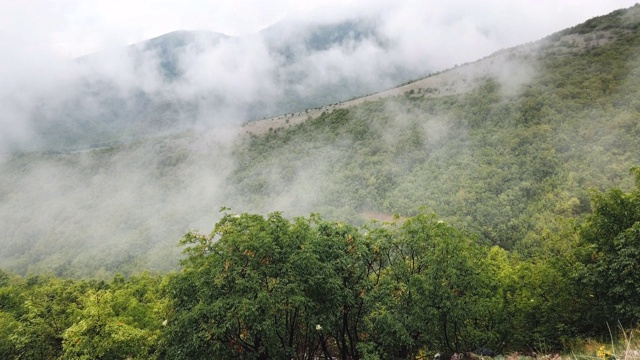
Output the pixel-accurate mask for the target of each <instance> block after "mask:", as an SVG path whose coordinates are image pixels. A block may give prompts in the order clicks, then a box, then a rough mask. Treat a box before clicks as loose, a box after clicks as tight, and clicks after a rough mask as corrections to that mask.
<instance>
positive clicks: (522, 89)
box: [0, 5, 640, 360]
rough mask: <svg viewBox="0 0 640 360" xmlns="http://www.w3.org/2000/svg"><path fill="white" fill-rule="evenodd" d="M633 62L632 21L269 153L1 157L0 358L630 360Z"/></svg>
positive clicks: (636, 215) (115, 148)
mask: <svg viewBox="0 0 640 360" xmlns="http://www.w3.org/2000/svg"><path fill="white" fill-rule="evenodd" d="M320 45H321V44H320ZM320 45H318V46H320ZM639 50H640V6H638V5H636V6H634V7H632V8H630V9H626V10H619V11H616V12H613V13H611V14H609V15H606V16H602V17H598V18H594V19H592V20H589V21H587V22H586V23H584V24H581V25H578V26H575V27H573V28H570V29H566V30H564V31H561V32H559V33H556V34H553V35H551V36H549V37H547V38H545V39H543V40H541V41H539V42H535V43H530V44H525V45H522V46H519V47H515V48H511V49H505V50H502V51H500V52H498V53H496V54H494V55H492V56H489V57H487V58H485V59H482V60H479V61H478V62H475V63H471V64H464V65H461V66H459V67H456V68H455V69H451V70H448V71H444V72H441V73H437V74H432V75H431V77H433V79H435V78H436V77H440V78H438V79H447V83H446V84H445V85H443V86H442V87H438V88H434V87H429V86H422V85H421V84H427V83H428V81H426V79H417V80H416V81H415V82H412V83H411V84H409V85H411V88H410V89H408V90H407V91H406V92H404V93H400V94H397V95H393V96H386V95H385V96H377V97H375V96H374V97H371V98H368V99H361V100H358V101H355V102H354V103H343V104H337V105H336V104H334V105H333V106H327V107H324V108H322V109H321V110H320V111H321V112H322V113H321V115H319V116H309V118H308V119H307V120H306V121H303V122H301V123H296V124H292V123H287V121H286V120H284V121H283V122H281V123H279V124H280V125H279V126H277V127H273V128H271V129H269V130H268V131H265V132H264V133H259V132H252V131H250V130H249V129H250V127H248V126H247V127H244V128H242V129H237V128H231V127H224V128H223V127H218V128H216V129H214V130H213V131H205V130H202V129H200V128H196V129H190V130H185V131H183V132H180V133H170V134H162V135H157V134H155V135H154V136H149V137H142V138H136V139H135V140H132V141H129V142H124V143H117V144H112V143H107V144H98V145H99V146H98V145H96V147H95V148H91V149H82V150H78V149H63V150H55V151H53V150H51V151H33V152H24V151H23V152H14V153H9V154H6V155H4V157H3V158H0V174H1V176H0V215H1V216H0V227H1V228H2V229H3V231H2V232H0V244H1V245H2V250H1V251H0V267H1V268H2V269H3V270H2V271H0V358H7V359H10V358H42V359H77V358H84V359H121V358H122V359H125V358H135V359H154V358H158V359H160V358H163V359H198V358H202V359H211V358H216V359H315V358H318V357H320V358H327V359H328V358H338V359H427V358H433V356H434V355H435V354H436V353H441V354H442V356H443V357H446V356H449V355H452V354H454V353H461V352H469V351H476V352H478V353H484V354H489V353H493V354H494V355H495V353H500V354H506V353H509V352H512V351H519V352H521V353H522V352H524V353H526V354H529V355H532V356H537V355H536V354H540V353H551V352H555V351H562V352H567V353H569V352H573V353H572V357H571V358H572V359H593V358H594V357H598V358H600V359H603V360H610V359H611V356H614V357H615V358H621V359H622V358H623V359H625V360H636V359H637V358H638V355H637V354H638V349H639V346H638V342H637V330H636V329H637V328H638V325H639V321H640V303H639V301H638V299H640V288H639V287H638V284H639V283H640V278H639V276H640V275H639V274H640V269H639V265H638V264H640V232H639V230H640V228H639V227H640V168H639V167H638V164H639V163H640V100H639V99H640V88H639V87H638V84H640V51H639ZM453 74H455V76H453ZM427 79H429V78H427ZM289 118H290V116H289V115H287V116H285V118H284V119H289ZM268 124H271V123H268ZM62 200H64V201H62ZM226 206H229V207H230V208H231V209H229V208H226ZM220 208H222V210H221V211H219V209H220ZM378 220H381V221H378ZM213 223H215V226H214V228H213V231H211V232H209V231H208V229H209V228H210V227H211V226H212V224H213ZM203 229H204V232H203V231H202V230H203ZM184 234H186V235H184ZM181 237H182V241H181V242H180V243H178V242H179V239H180V238H181ZM181 250H184V253H183V255H182V256H180V255H179V253H180V251H181ZM179 259H182V261H180V260H179ZM634 336H635V337H634ZM625 340H626V342H625ZM618 341H622V343H619V342H618ZM603 343H604V344H606V345H602V344H603ZM593 344H597V347H598V348H599V351H597V352H596V350H598V349H593V348H592V347H590V346H593ZM600 346H602V347H600ZM489 350H491V351H489ZM633 351H635V352H633ZM494 352H495V353H494ZM634 354H635V355H634Z"/></svg>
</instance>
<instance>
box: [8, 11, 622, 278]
mask: <svg viewBox="0 0 640 360" xmlns="http://www.w3.org/2000/svg"><path fill="white" fill-rule="evenodd" d="M61 3H62V4H63V5H64V6H61V7H59V8H57V10H55V11H52V12H45V13H36V14H35V15H34V14H29V13H28V12H27V11H26V10H24V9H22V8H20V9H19V10H20V11H17V12H16V8H13V7H12V8H11V9H9V7H10V6H9V5H7V4H3V5H2V7H4V8H5V10H7V11H5V12H3V13H4V15H0V20H6V22H4V24H3V25H0V26H1V27H0V29H1V30H2V31H3V33H2V34H3V35H5V36H4V38H3V41H2V42H0V64H2V65H3V66H0V109H1V111H0V129H1V130H0V228H2V229H3V231H2V232H1V234H0V248H2V249H3V250H2V251H1V252H0V267H5V266H6V267H9V268H11V269H14V270H16V271H19V272H22V273H27V272H41V271H54V272H56V273H58V274H62V275H68V276H78V275H91V276H98V277H100V276H107V275H108V274H109V273H111V272H113V271H123V272H132V271H136V267H138V268H147V269H151V270H167V269H172V268H175V266H176V264H177V258H178V253H179V249H178V248H177V242H178V240H179V239H180V237H181V236H182V235H183V234H184V233H185V232H186V231H188V230H191V229H200V230H203V231H209V230H210V229H211V227H212V225H213V223H214V222H215V219H216V218H217V217H218V216H219V214H218V209H219V208H220V207H222V206H230V207H232V208H237V209H239V210H249V211H252V210H253V211H258V212H267V211H275V210H284V211H285V212H287V214H288V215H296V214H306V213H308V212H311V211H320V210H322V209H316V205H317V204H318V203H319V199H320V198H322V197H323V196H324V189H325V188H326V186H327V185H328V184H329V183H330V182H331V181H347V180H348V179H336V178H335V177H332V168H333V167H334V166H335V165H336V164H338V163H340V162H342V161H344V159H343V158H341V156H342V155H341V154H340V153H339V151H338V150H336V149H339V148H341V147H344V146H345V144H348V142H349V141H350V139H349V138H348V137H338V138H337V140H336V142H335V143H333V145H331V146H320V145H317V144H307V146H306V149H307V151H308V152H309V154H310V153H313V156H309V157H305V154H288V156H290V157H291V159H292V161H290V162H289V163H287V164H272V166H267V168H270V169H271V170H270V171H272V172H273V173H270V174H266V175H267V176H266V177H265V178H267V179H269V180H268V181H267V183H266V184H264V187H265V189H267V190H268V191H270V192H271V194H273V196H270V197H268V201H267V202H268V203H264V200H262V201H263V203H252V202H251V201H248V200H247V199H246V198H245V199H243V200H242V201H240V200H237V201H236V200H235V199H233V198H230V197H229V196H228V193H229V190H230V185H229V184H228V183H227V180H228V178H229V176H230V174H231V173H232V172H233V171H236V170H237V169H238V166H239V164H236V163H234V160H232V159H234V157H233V156H232V152H233V151H234V149H235V148H234V144H237V142H239V141H243V139H244V138H245V137H246V135H240V134H243V130H242V128H241V126H242V124H244V123H246V122H247V121H250V120H257V119H261V118H265V117H270V116H276V115H280V114H284V113H290V112H295V111H302V110H304V109H306V108H312V107H318V106H321V105H327V104H332V103H336V102H341V101H344V100H348V99H350V98H352V97H356V96H361V95H365V94H369V93H373V92H377V91H380V90H383V89H388V88H391V87H393V86H396V85H398V84H400V83H403V82H406V81H408V80H412V79H416V78H419V77H423V76H425V75H426V74H429V73H433V72H437V71H441V70H444V69H447V68H451V67H453V66H455V65H458V64H462V63H466V62H470V61H474V60H476V59H479V58H482V57H485V56H487V55H489V54H491V53H493V52H494V51H497V50H499V49H502V48H505V47H510V46H514V45H518V44H521V43H524V42H527V41H532V40H536V39H538V38H540V37H542V36H545V35H548V34H549V33H550V32H552V31H556V30H560V29H562V28H563V27H565V26H570V25H573V24H574V23H575V22H578V21H582V20H584V19H586V18H587V17H589V16H592V15H591V14H590V13H588V12H586V10H584V9H583V7H581V6H579V5H578V3H577V2H576V3H568V5H565V7H563V8H557V7H556V6H555V5H552V4H551V2H549V3H546V2H543V3H541V4H536V6H533V5H514V4H511V3H509V2H500V1H493V2H490V3H489V4H485V5H483V6H480V5H477V4H475V3H470V2H467V1H457V2H453V3H451V4H449V3H448V4H447V5H446V6H445V5H444V4H443V3H438V2H428V4H427V5H425V4H424V3H423V2H415V1H406V2H399V3H397V4H389V3H386V2H382V1H376V2H371V3H370V4H365V3H362V2H353V3H350V5H347V6H339V5H337V4H333V5H332V6H330V7H324V8H322V7H320V8H313V9H312V10H308V9H295V12H294V13H295V15H296V16H298V17H296V18H292V17H290V16H283V15H282V14H280V13H277V14H276V13H273V14H272V18H271V19H272V20H271V21H267V23H265V26H264V27H265V28H262V29H255V31H250V32H243V31H238V33H240V35H236V34H231V35H224V34H222V33H218V32H216V29H211V28H208V29H205V30H201V31H190V32H184V31H182V32H173V33H170V34H167V35H163V36H161V37H159V38H155V39H152V40H149V41H144V42H141V41H140V40H143V39H136V41H135V42H134V43H133V44H131V43H130V42H129V41H124V42H123V39H125V38H126V37H125V36H120V35H118V31H114V33H113V38H112V39H110V40H104V39H103V41H98V43H100V44H102V45H103V47H101V48H98V49H93V48H92V46H84V45H82V44H83V41H76V42H73V41H70V40H69V38H67V37H65V34H70V33H74V34H76V37H77V36H78V35H77V33H76V32H75V31H77V29H76V30H73V29H71V28H72V27H69V23H68V22H66V21H67V20H68V17H69V16H68V14H66V13H65V12H66V11H70V12H73V11H75V10H77V9H76V8H75V7H74V5H73V3H70V2H61ZM605 3H606V4H605ZM492 5H494V6H492ZM625 5H626V4H622V2H620V3H617V2H614V1H610V2H598V5H597V6H596V5H594V7H593V8H592V9H591V11H600V12H599V13H600V14H602V13H605V12H606V11H608V10H613V9H615V8H616V7H622V6H625ZM275 6H276V7H278V6H280V5H278V4H276V5H275ZM607 6H609V8H607ZM0 9H2V8H0ZM8 10H12V11H13V12H11V11H8ZM104 10H105V14H108V13H109V11H110V10H109V9H106V8H105V9H104ZM83 11H89V10H87V9H84V10H83ZM554 11H555V12H554ZM10 13H11V14H13V15H14V17H13V18H10V16H9V15H7V14H10ZM568 13H570V14H572V17H568V16H566V15H567V14H568ZM65 14H66V15H65ZM74 14H76V15H77V13H74ZM596 14H598V13H596ZM45 15H46V16H45ZM289 15H290V14H289ZM594 15H595V14H594ZM31 16H34V18H32V17H31ZM49 16H59V17H58V18H55V19H49ZM65 16H66V17H65ZM104 16H107V15H104ZM252 16H256V15H255V14H253V15H252ZM581 16H582V18H580V17H581ZM45 18H46V19H48V20H46V21H36V22H33V23H31V27H30V28H25V27H24V25H23V24H22V23H21V19H22V20H23V22H24V20H25V19H32V20H33V19H37V20H42V19H45ZM98 18H100V17H98ZM65 19H66V20H65ZM100 19H102V18H100ZM273 19H277V20H278V19H281V21H277V22H276V21H273ZM572 19H575V21H574V23H566V21H571V20H572ZM83 21H88V20H86V19H85V20H83ZM102 21H106V20H104V19H102ZM262 21H266V20H265V19H262ZM98 23H100V21H98ZM76 25H77V24H76ZM85 25H86V24H85ZM77 27H78V28H82V26H80V25H77ZM185 28H186V27H185ZM51 29H55V31H53V32H52V31H50V30H51ZM70 29H71V30H70ZM182 29H183V28H174V29H169V30H182ZM516 29H517V31H516ZM169 30H167V31H165V32H167V33H168V32H169ZM105 33H106V31H105ZM161 34H162V33H159V34H155V35H161ZM94 36H97V35H95V34H94ZM105 36H106V35H105ZM86 37H87V39H90V38H91V34H86ZM104 38H106V37H104ZM147 38H148V37H147ZM52 41H53V43H52ZM91 42H92V41H91V40H87V43H91ZM52 44H53V45H52ZM74 44H75V45H74ZM74 46H75V47H76V48H74ZM88 48H92V49H91V50H92V51H88V52H87V51H86V49H88ZM61 49H62V50H61ZM83 49H84V50H83ZM68 54H73V56H67V55H68ZM77 55H81V56H77ZM496 59H497V60H496V62H495V63H494V64H492V65H491V66H490V67H491V69H490V72H491V73H492V74H494V75H495V76H496V78H497V79H498V80H499V81H500V82H501V84H502V87H501V89H502V90H503V92H504V93H503V96H505V97H508V96H513V95H514V94H517V92H518V91H519V90H520V88H521V87H522V85H523V84H526V82H527V81H528V80H529V79H531V78H532V77H533V76H534V74H535V69H534V68H533V67H532V66H531V64H527V63H514V62H501V61H502V60H500V58H496ZM481 73H486V69H481V70H477V74H481ZM474 76H475V75H474V74H470V75H469V77H470V79H471V78H473V77H474ZM385 111H387V112H392V113H393V114H394V116H392V118H394V119H396V120H395V121H396V123H394V124H392V125H393V126H387V127H385V128H383V129H381V130H380V131H383V132H385V136H384V141H385V142H387V143H388V144H396V143H398V141H399V140H398V139H399V136H401V135H402V133H403V131H406V129H407V126H408V124H406V123H405V122H403V121H404V120H403V115H402V112H403V110H402V108H400V107H396V106H395V105H394V104H392V103H390V104H388V105H387V108H386V109H385ZM392 129H393V131H392ZM422 130H423V131H424V132H425V134H426V136H427V137H428V138H429V139H430V141H431V142H432V143H436V142H438V141H444V140H443V139H446V138H447V136H448V127H447V119H446V118H434V119H430V120H429V121H427V122H425V123H424V124H423V128H422ZM243 136H244V137H243ZM281 151H282V152H283V153H286V152H287V151H288V149H282V150H281ZM309 154H307V155H309ZM318 154H321V156H318ZM285 158H286V156H285ZM294 159H297V160H296V161H294ZM310 159H313V163H312V164H310V163H309V161H311V160H310ZM399 171H400V170H399ZM263 175H264V174H263ZM283 179H287V180H288V181H287V182H283V181H282V180H283ZM381 181H382V180H381ZM285 183H286V184H288V185H287V187H286V188H284V187H283V184H285ZM353 191H359V189H357V188H354V189H353ZM329 200H330V199H329ZM334 200H335V202H336V204H340V199H334ZM324 202H326V201H324ZM338 207H339V206H338ZM343 210H344V212H345V213H353V212H355V211H356V210H355V209H350V208H348V207H345V208H344V209H343Z"/></svg>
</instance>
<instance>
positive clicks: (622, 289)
mask: <svg viewBox="0 0 640 360" xmlns="http://www.w3.org/2000/svg"><path fill="white" fill-rule="evenodd" d="M631 173H632V174H633V175H635V180H636V188H635V189H634V190H632V191H631V192H629V193H625V192H623V191H622V190H620V189H618V188H613V189H610V190H608V191H606V192H604V193H601V192H593V194H592V208H593V210H592V213H591V215H589V217H588V218H587V221H586V223H585V225H584V226H583V228H582V230H581V240H582V242H583V245H584V249H583V251H584V253H583V257H582V260H583V263H584V265H585V269H584V272H583V274H582V280H583V281H584V283H585V284H586V285H587V286H588V289H589V290H590V292H591V294H590V295H591V296H592V297H593V304H592V305H593V308H594V310H595V314H593V315H594V317H593V319H594V321H595V322H596V323H595V324H594V325H595V326H599V327H602V326H603V325H604V324H606V323H607V322H611V323H615V322H617V321H620V322H621V323H622V325H623V326H635V325H636V324H637V322H638V321H639V320H640V301H639V300H638V299H640V168H639V167H636V168H633V169H631Z"/></svg>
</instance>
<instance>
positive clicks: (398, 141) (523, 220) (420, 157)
mask: <svg viewBox="0 0 640 360" xmlns="http://www.w3.org/2000/svg"><path fill="white" fill-rule="evenodd" d="M637 15H638V14H637V9H635V8H633V9H631V10H630V11H629V12H625V11H620V12H618V13H614V14H612V15H610V16H607V17H604V18H601V19H594V20H591V21H590V22H587V23H585V24H583V25H580V26H577V27H575V28H572V29H568V30H566V31H563V32H561V33H558V34H554V35H552V36H550V37H549V38H547V39H545V40H543V41H542V42H540V43H536V44H529V45H525V46H523V47H518V48H513V49H508V50H504V51H503V52H502V53H501V54H497V55H496V56H493V57H490V58H489V59H485V60H483V62H492V61H496V62H500V64H499V65H498V66H497V67H498V68H506V69H507V70H505V71H508V72H506V73H497V74H496V73H492V72H488V73H480V74H476V76H475V81H476V82H477V84H475V86H470V88H471V90H469V91H465V92H462V93H461V94H455V95H439V94H437V93H435V94H434V92H435V90H434V89H420V88H418V89H417V90H411V91H409V92H407V93H405V94H404V95H401V96H396V97H392V98H383V99H379V100H374V101H370V102H366V103H364V104H362V105H359V106H355V107H351V108H347V109H338V110H334V111H330V112H326V113H324V114H322V115H321V116H319V117H318V118H315V119H310V120H308V121H306V122H304V123H302V124H300V125H296V126H293V127H285V128H278V129H273V130H272V131H271V132H270V133H269V134H267V135H265V136H252V137H250V138H247V139H245V140H244V141H243V142H242V144H241V145H240V146H239V147H238V148H237V150H236V154H237V155H236V156H238V159H239V166H238V167H237V168H236V169H235V170H234V172H233V174H232V175H231V180H230V181H229V182H228V183H229V184H230V186H232V188H233V189H234V193H237V194H239V195H240V196H241V197H242V198H243V199H245V200H246V204H247V205H246V207H245V208H246V209H255V206H262V207H259V209H260V208H265V209H270V208H273V204H274V203H275V204H278V205H279V207H278V206H276V208H279V209H284V210H293V211H295V209H299V208H302V209H304V211H321V212H323V213H325V214H330V215H331V216H335V217H336V218H345V217H347V218H352V219H353V218H356V217H358V216H359V215H364V216H363V217H366V215H367V214H368V213H378V214H380V213H382V214H389V215H390V214H400V215H404V216H406V215H412V214H415V213H416V212H417V211H419V210H418V209H419V208H421V207H422V208H424V209H426V211H428V212H435V213H437V214H439V215H441V216H443V217H444V218H446V219H447V220H448V221H451V222H452V223H454V224H456V225H457V226H461V227H463V228H465V229H469V230H470V231H472V232H474V233H478V234H480V235H481V236H482V238H483V239H484V240H486V241H487V242H488V243H491V244H497V245H500V246H503V247H505V248H507V249H512V248H519V249H520V250H522V251H527V250H526V249H527V248H529V247H532V246H533V247H535V246H536V244H537V243H538V242H539V241H540V240H541V236H543V234H545V233H546V232H548V231H550V230H553V229H552V228H550V226H553V224H554V223H555V220H556V219H557V218H558V217H565V218H571V217H576V216H580V215H581V214H584V213H585V212H587V211H588V210H589V196H588V191H589V189H591V188H597V189H603V188H606V187H610V186H617V185H622V186H623V187H624V188H629V187H630V185H631V183H630V182H629V181H628V179H627V177H626V174H627V171H628V169H629V168H631V167H632V166H634V165H636V164H637V162H638V159H639V155H640V153H639V152H638V149H640V136H639V135H640V127H639V126H640V123H639V121H638V120H639V119H640V114H639V113H638V111H640V107H639V106H640V103H639V102H638V98H639V95H640V94H639V90H640V89H639V88H638V86H637V84H638V81H639V80H640V72H639V71H640V62H639V58H638V48H639V45H640V33H639V32H638V31H637V30H636V29H637V26H638V17H637ZM470 66H473V64H471V65H470ZM451 86H452V87H455V86H459V84H455V82H454V83H452V84H451ZM429 90H432V91H429Z"/></svg>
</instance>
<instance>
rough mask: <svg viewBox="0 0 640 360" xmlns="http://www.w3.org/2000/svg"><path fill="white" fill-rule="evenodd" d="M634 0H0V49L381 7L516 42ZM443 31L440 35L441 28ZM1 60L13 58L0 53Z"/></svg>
mask: <svg viewBox="0 0 640 360" xmlns="http://www.w3.org/2000/svg"><path fill="white" fill-rule="evenodd" d="M634 3H635V0H562V1H557V0H535V1H534V0H529V1H513V0H485V1H482V2H480V1H476V0H452V1H446V2H444V1H438V0H401V1H381V0H351V1H348V0H304V1H300V0H297V1H294V0H270V1H262V0H213V1H211V0H208V1H207V0H153V1H152V0H89V1H88V0H20V1H18V0H0V39H1V41H0V50H1V51H3V52H5V51H6V50H9V49H11V50H12V51H13V52H18V53H22V54H25V55H29V56H45V55H51V56H55V57H62V58H73V57H77V56H81V55H84V54H87V53H92V52H97V51H100V50H104V49H108V48H113V47H119V46H123V45H127V44H131V43H135V42H139V41H142V40H145V39H149V38H152V37H155V36H159V35H162V34H164V33H167V32H170V31H174V30H210V31H216V32H222V33H225V34H227V35H247V34H251V33H255V32H257V31H259V30H261V29H263V28H265V27H267V26H269V25H272V24H274V23H276V22H278V21H280V20H283V19H289V18H295V19H318V18H338V17H340V16H344V15H345V14H353V13H366V12H369V11H373V12H376V11H381V10H382V11H383V12H384V14H385V16H389V17H390V18H392V19H394V20H393V21H394V23H395V26H397V27H398V28H399V29H398V30H402V31H407V32H410V31H411V30H419V29H421V28H422V26H423V25H424V24H425V23H427V22H428V23H431V24H434V25H441V26H443V27H442V29H448V27H446V25H451V24H456V25H457V27H456V32H454V33H453V34H452V35H453V36H465V35H473V32H476V31H479V32H481V33H485V34H487V35H489V36H491V37H492V38H493V40H494V41H495V42H496V46H514V45H517V44H519V43H522V42H527V41H532V40H536V39H538V38H540V37H543V36H545V35H547V34H549V33H551V32H554V31H558V30H561V29H563V28H565V27H568V26H571V25H574V24H577V23H579V22H582V21H584V20H586V19H588V18H591V17H593V16H597V15H603V14H606V13H608V12H610V11H613V10H615V9H618V8H624V7H629V6H631V5H633V4H634ZM440 35H441V34H440ZM1 60H2V61H4V62H7V61H8V62H11V61H12V58H11V57H9V56H6V55H5V56H3V58H2V59H1Z"/></svg>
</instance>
